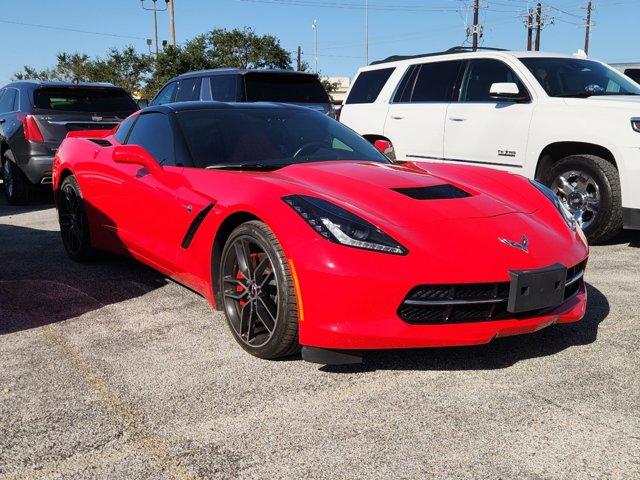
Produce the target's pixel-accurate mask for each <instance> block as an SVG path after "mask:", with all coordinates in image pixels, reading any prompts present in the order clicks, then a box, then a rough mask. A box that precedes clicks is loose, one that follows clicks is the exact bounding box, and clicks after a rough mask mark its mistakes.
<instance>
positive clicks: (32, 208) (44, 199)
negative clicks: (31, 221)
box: [0, 180, 53, 218]
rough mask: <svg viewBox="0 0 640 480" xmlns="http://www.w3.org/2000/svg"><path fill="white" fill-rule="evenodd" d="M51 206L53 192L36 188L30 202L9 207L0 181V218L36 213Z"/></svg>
mask: <svg viewBox="0 0 640 480" xmlns="http://www.w3.org/2000/svg"><path fill="white" fill-rule="evenodd" d="M52 206H53V192H52V191H51V190H50V189H47V188H38V189H37V190H36V191H35V192H34V194H33V198H32V200H31V201H30V202H29V203H28V204H26V205H9V203H7V197H5V195H4V185H3V184H2V180H0V218H2V217H9V216H12V215H18V214H20V213H29V212H37V211H40V210H46V209H48V208H51V207H52Z"/></svg>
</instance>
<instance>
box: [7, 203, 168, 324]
mask: <svg viewBox="0 0 640 480" xmlns="http://www.w3.org/2000/svg"><path fill="white" fill-rule="evenodd" d="M51 207H52V206H51V204H50V203H49V204H42V205H36V206H35V207H34V208H33V209H32V210H31V211H35V210H44V209H45V208H48V209H49V210H50V211H48V212H47V211H42V212H40V213H39V214H38V215H42V216H46V215H52V216H55V215H56V213H55V212H56V211H55V210H53V209H52V208H51ZM26 208H27V209H26V210H25V209H24V207H13V206H9V205H7V203H6V201H5V200H2V201H0V335H3V334H10V333H13V332H18V331H21V330H27V329H31V328H37V327H41V326H43V325H47V324H51V323H55V322H60V321H63V320H67V319H70V318H75V317H78V316H80V315H82V314H84V313H87V312H90V311H93V310H97V309H100V308H102V307H104V306H106V305H110V304H114V303H118V302H122V301H125V300H128V299H131V298H135V297H139V296H142V295H144V294H146V293H148V292H150V291H151V290H154V289H156V288H160V287H162V286H163V285H165V284H166V283H167V282H168V280H167V279H166V278H165V277H164V276H162V275H161V274H159V273H157V272H155V271H153V270H151V269H150V268H147V267H145V266H143V265H142V264H140V263H138V262H136V261H134V260H132V259H129V258H124V257H116V256H112V255H108V254H104V255H100V256H99V257H98V258H97V259H96V260H95V261H93V262H91V263H87V264H79V263H76V262H73V261H72V260H70V259H69V258H68V257H67V254H66V251H65V250H64V247H63V244H62V240H61V238H60V232H59V231H58V230H57V229H56V230H43V229H39V228H32V227H27V226H19V225H15V224H8V223H6V222H5V221H4V219H6V217H7V216H8V215H14V214H18V213H24V212H25V211H29V207H26ZM40 220H41V219H40V218H35V219H32V218H30V220H29V221H30V222H31V221H33V222H34V224H39V223H41V222H40Z"/></svg>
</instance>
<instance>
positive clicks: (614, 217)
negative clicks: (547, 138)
mask: <svg viewBox="0 0 640 480" xmlns="http://www.w3.org/2000/svg"><path fill="white" fill-rule="evenodd" d="M542 180H543V183H544V184H546V185H547V186H548V187H549V188H551V189H552V190H553V191H554V193H555V194H556V195H557V196H558V198H559V199H560V201H561V202H562V203H564V205H565V207H567V209H568V210H569V211H570V212H571V214H572V215H573V217H574V218H575V219H576V222H577V223H578V224H579V225H580V226H581V227H582V229H583V230H584V233H585V235H586V236H587V238H588V239H589V242H590V243H600V242H604V241H606V240H609V239H611V238H612V237H614V236H615V235H617V234H618V233H619V232H620V230H622V195H621V190H620V178H619V176H618V170H617V169H616V167H615V165H613V164H612V163H611V162H609V161H607V160H605V159H604V158H600V157H597V156H595V155H571V156H568V157H565V158H563V159H561V160H559V161H558V162H556V163H554V164H553V166H552V167H551V168H550V169H549V170H548V171H547V172H545V173H544V176H543V179H542Z"/></svg>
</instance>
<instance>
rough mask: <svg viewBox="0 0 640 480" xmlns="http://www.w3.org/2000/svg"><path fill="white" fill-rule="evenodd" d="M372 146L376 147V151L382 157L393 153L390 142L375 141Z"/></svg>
mask: <svg viewBox="0 0 640 480" xmlns="http://www.w3.org/2000/svg"><path fill="white" fill-rule="evenodd" d="M373 146H374V147H376V150H378V151H379V152H380V153H382V154H383V155H387V154H389V153H391V152H392V151H393V146H392V145H391V142H390V141H389V140H382V139H379V140H376V141H375V142H373Z"/></svg>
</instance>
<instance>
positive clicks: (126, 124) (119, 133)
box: [113, 114, 138, 143]
mask: <svg viewBox="0 0 640 480" xmlns="http://www.w3.org/2000/svg"><path fill="white" fill-rule="evenodd" d="M137 118H138V114H135V115H130V116H129V117H127V118H125V119H124V120H123V121H122V123H120V125H119V126H118V130H116V133H115V134H114V135H113V136H114V137H116V140H118V141H119V142H120V143H124V141H125V140H126V139H127V134H128V133H129V130H131V126H132V125H133V124H134V123H135V121H136V119H137Z"/></svg>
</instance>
